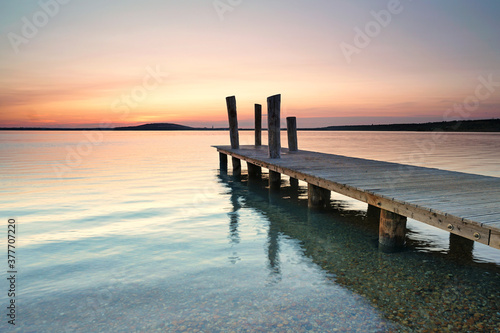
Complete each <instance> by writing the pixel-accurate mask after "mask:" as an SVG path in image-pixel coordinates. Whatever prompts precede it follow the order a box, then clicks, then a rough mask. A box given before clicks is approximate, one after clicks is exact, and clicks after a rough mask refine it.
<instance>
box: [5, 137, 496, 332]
mask: <svg viewBox="0 0 500 333" xmlns="http://www.w3.org/2000/svg"><path fill="white" fill-rule="evenodd" d="M240 136H241V138H240V142H241V144H251V143H252V142H253V141H252V140H253V133H251V132H240ZM284 139H285V138H283V139H282V142H286V141H285V140H284ZM228 141H229V140H228V134H227V133H225V132H102V133H84V132H0V142H1V146H0V170H1V177H2V188H1V189H0V202H1V205H0V216H1V217H2V219H4V220H5V224H4V225H6V224H7V219H9V218H14V219H15V220H16V225H17V234H16V237H17V238H16V241H17V243H16V250H17V253H16V260H17V272H18V273H17V285H16V287H17V295H16V296H17V297H16V304H17V317H16V326H15V329H17V331H20V332H34V331H36V332H102V331H108V332H129V331H138V332H139V331H155V330H156V331H166V332H182V331H193V332H194V331H202V332H219V331H231V330H234V331H241V332H245V331H256V332H259V331H262V332H267V331H283V332H287V331H292V332H301V331H302V332H305V331H316V332H328V331H335V330H347V329H351V330H352V331H360V332H363V331H365V332H377V331H380V332H385V331H391V330H392V331H401V332H406V331H423V330H426V329H427V330H432V329H438V330H439V331H442V330H445V329H449V330H456V331H468V330H470V331H475V330H476V331H477V330H481V329H485V330H487V329H490V330H493V331H494V330H495V329H496V330H498V328H497V326H498V322H499V320H500V309H499V304H500V254H499V252H500V251H498V250H495V249H491V248H489V247H486V246H483V245H481V244H475V245H474V249H473V251H472V254H470V252H461V251H460V250H457V249H455V248H454V247H451V248H450V245H449V235H448V234H447V233H446V232H443V231H440V230H437V229H435V228H432V227H429V226H427V225H424V224H422V223H418V222H416V221H411V220H410V221H409V224H408V227H409V229H410V230H409V234H408V240H407V242H408V245H409V246H408V249H407V250H406V251H404V252H402V253H398V254H391V255H386V254H382V253H380V252H379V251H378V250H377V248H376V239H377V229H376V228H377V227H376V224H374V223H373V222H372V221H370V220H369V219H367V217H366V205H365V204H362V203H359V202H356V201H354V200H350V199H348V198H346V197H343V196H340V195H332V202H331V206H332V207H331V209H328V210H326V211H311V210H308V209H307V201H306V193H305V186H304V185H305V184H304V183H301V186H300V188H299V191H298V192H297V191H295V190H293V189H291V188H290V186H289V184H288V182H287V180H286V179H285V178H286V177H283V178H284V180H283V188H282V191H281V192H280V194H278V195H276V194H269V193H268V191H267V190H266V188H265V186H266V184H267V183H266V181H265V179H264V180H262V181H261V182H259V181H252V180H250V181H249V180H248V179H247V177H246V176H245V175H243V177H241V178H233V177H232V176H231V175H224V174H220V173H219V171H218V170H217V168H218V164H219V162H218V154H217V153H216V151H215V150H214V149H213V148H211V147H210V145H216V144H227V143H228ZM263 142H265V138H264V139H263ZM380 142H383V143H384V144H383V145H381V144H377V143H380ZM499 147H500V135H497V134H446V135H443V136H442V137H436V136H433V135H432V134H430V133H369V132H299V148H300V149H308V150H316V151H322V152H328V153H336V154H342V155H349V156H356V157H364V158H372V159H378V160H386V161H393V162H400V163H408V164H416V165H423V166H430V167H438V168H442V169H448V170H457V171H463V172H471V173H477V174H484V175H490V176H495V177H500V169H499V168H498V161H499V160H500V148H499ZM264 177H265V176H264ZM6 238H7V235H6V231H5V232H4V236H2V241H3V242H4V239H6ZM3 248H5V245H4V246H3ZM467 253H469V254H467ZM4 272H6V269H3V270H2V274H5V273H4ZM3 276H4V275H2V280H3V281H6V279H5V278H3ZM3 289H5V290H7V289H8V286H7V284H6V283H5V284H4V287H3ZM1 295H2V296H1V298H0V301H1V304H2V306H4V304H7V302H8V298H7V297H6V293H5V292H2V293H1ZM2 317H4V319H3V320H2V322H0V330H2V331H4V330H6V329H7V330H12V329H13V327H12V325H8V324H7V320H6V319H5V315H4V316H2Z"/></svg>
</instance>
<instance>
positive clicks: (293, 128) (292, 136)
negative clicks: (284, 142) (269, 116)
mask: <svg viewBox="0 0 500 333" xmlns="http://www.w3.org/2000/svg"><path fill="white" fill-rule="evenodd" d="M286 131H287V135H288V151H297V150H298V145H297V118H296V117H287V118H286Z"/></svg>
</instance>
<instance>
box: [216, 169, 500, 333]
mask: <svg viewBox="0 0 500 333" xmlns="http://www.w3.org/2000/svg"><path fill="white" fill-rule="evenodd" d="M220 180H221V182H222V183H223V184H225V186H227V187H228V188H229V189H230V191H231V198H232V197H233V195H235V194H236V196H237V197H241V198H243V201H242V202H243V207H244V208H250V209H253V210H256V211H258V212H260V213H261V214H262V215H264V216H266V217H267V219H268V221H269V227H268V242H267V258H268V270H269V275H270V276H271V277H273V278H274V280H273V281H274V282H275V283H279V281H280V280H279V279H281V276H280V259H279V258H280V237H289V238H293V239H296V240H299V241H300V244H301V246H302V250H303V254H304V256H305V257H309V258H311V259H312V260H313V262H314V263H315V264H316V265H318V266H320V267H321V268H322V269H323V270H324V271H325V272H326V273H327V276H330V277H331V280H332V281H334V282H335V283H336V284H337V285H339V286H342V287H343V288H347V289H349V290H351V291H353V292H355V293H356V294H358V295H360V296H361V297H363V298H364V299H366V300H367V301H369V302H370V303H371V304H372V306H373V307H375V308H377V309H379V310H380V311H381V312H382V313H383V314H384V317H385V318H386V319H388V320H391V321H393V322H395V323H398V324H400V325H403V326H405V327H406V328H407V329H408V330H423V329H427V330H438V331H441V330H454V331H459V332H461V331H476V330H481V331H494V330H495V329H497V324H498V322H499V321H500V313H499V311H498V304H500V268H499V267H498V266H497V265H494V264H481V263H477V262H474V261H473V257H472V249H473V244H471V243H470V242H467V241H464V240H463V239H461V238H458V237H455V236H450V246H449V249H448V251H446V252H443V253H439V252H436V253H428V252H427V253H426V252H420V251H418V250H417V249H418V248H419V247H425V246H428V244H425V240H423V241H422V242H423V243H424V244H423V243H421V242H420V240H419V237H411V239H410V240H409V242H408V248H407V250H406V251H404V252H402V253H398V254H390V255H388V254H384V253H380V252H379V251H378V249H377V237H378V232H377V231H378V228H377V223H376V222H377V219H376V216H377V212H373V211H370V212H369V213H368V214H367V213H365V212H359V211H352V210H349V209H344V205H343V204H342V202H339V201H332V203H331V207H332V209H330V210H327V211H316V210H309V209H307V199H306V198H305V195H304V192H305V191H306V189H305V188H304V187H303V186H301V187H299V188H298V189H297V187H295V186H293V187H292V186H283V187H282V188H281V191H280V193H279V194H277V193H272V194H269V191H268V190H267V189H266V187H265V185H266V180H265V179H262V180H259V179H252V180H249V179H248V178H247V177H245V175H243V176H242V177H241V178H240V179H239V180H234V179H233V180H231V178H230V177H229V178H226V177H220ZM259 184H260V185H261V186H259ZM292 191H295V194H293V193H291V192H292ZM231 202H233V203H234V204H235V206H234V208H233V211H234V210H237V209H240V208H241V207H242V206H241V204H240V201H239V200H231ZM230 223H232V221H231V222H230ZM409 231H410V235H411V233H412V230H409ZM413 233H415V232H413ZM276 277H279V279H276Z"/></svg>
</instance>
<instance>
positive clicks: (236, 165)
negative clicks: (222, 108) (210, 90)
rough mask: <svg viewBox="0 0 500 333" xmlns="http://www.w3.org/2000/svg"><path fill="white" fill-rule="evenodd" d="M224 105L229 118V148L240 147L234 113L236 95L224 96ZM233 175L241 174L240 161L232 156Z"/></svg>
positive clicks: (236, 119) (236, 120) (236, 116)
mask: <svg viewBox="0 0 500 333" xmlns="http://www.w3.org/2000/svg"><path fill="white" fill-rule="evenodd" d="M226 105H227V116H228V118H229V137H230V139H231V148H232V149H239V148H240V137H239V134H238V115H237V113H236V97H235V96H229V97H226ZM232 162H233V175H235V176H239V175H241V161H240V160H239V159H238V158H236V157H233V158H232Z"/></svg>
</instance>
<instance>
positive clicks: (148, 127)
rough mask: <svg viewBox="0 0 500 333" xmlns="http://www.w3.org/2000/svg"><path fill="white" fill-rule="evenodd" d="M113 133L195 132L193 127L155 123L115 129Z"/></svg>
mask: <svg viewBox="0 0 500 333" xmlns="http://www.w3.org/2000/svg"><path fill="white" fill-rule="evenodd" d="M114 130H115V131H187V130H196V128H194V127H189V126H184V125H178V124H171V123H156V124H144V125H138V126H126V127H115V128H114Z"/></svg>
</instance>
